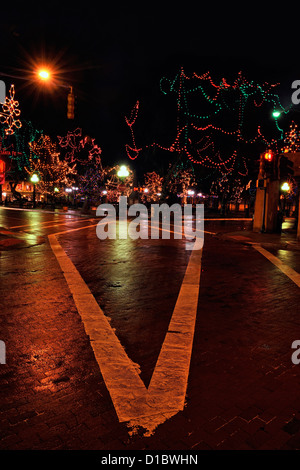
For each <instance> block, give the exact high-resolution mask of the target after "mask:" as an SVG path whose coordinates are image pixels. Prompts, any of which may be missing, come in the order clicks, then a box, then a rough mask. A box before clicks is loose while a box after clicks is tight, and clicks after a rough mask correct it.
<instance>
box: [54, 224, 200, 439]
mask: <svg viewBox="0 0 300 470" xmlns="http://www.w3.org/2000/svg"><path fill="white" fill-rule="evenodd" d="M89 227H91V226H89ZM82 228H83V227H82ZM82 228H81V229H82ZM86 228H88V227H86ZM62 233H63V232H62ZM48 238H49V241H50V245H51V248H52V250H53V252H54V254H55V256H56V258H57V260H58V262H59V264H60V267H61V269H62V271H63V274H64V276H65V278H66V281H67V283H68V286H69V288H70V291H71V293H72V295H73V298H74V301H75V304H76V307H77V309H78V312H79V314H80V315H81V318H82V321H83V324H84V328H85V331H86V333H87V335H88V336H89V337H90V341H91V346H92V348H93V351H94V355H95V358H96V360H97V362H98V365H99V368H100V371H101V374H102V376H103V379H104V381H105V384H106V387H107V389H108V391H109V393H110V396H111V399H112V402H113V404H114V407H115V410H116V413H117V416H118V419H119V421H120V422H127V425H128V427H129V428H131V430H132V432H134V430H135V429H137V428H138V427H142V428H144V429H145V430H146V431H145V434H144V435H145V436H149V435H151V434H152V433H153V431H154V430H155V429H156V427H157V426H158V425H160V424H162V423H163V422H165V421H166V420H167V419H169V418H171V417H172V416H174V415H175V414H177V413H178V412H179V411H181V410H183V408H184V405H185V396H186V390H187V383H188V375H189V367H190V360H191V354H192V345H193V337H194V329H195V322H196V315H197V306H198V294H199V286H200V273H201V257H202V249H197V247H196V246H194V248H196V249H193V250H192V251H191V255H190V259H189V263H188V266H187V269H186V272H185V276H184V279H183V283H182V285H181V288H180V292H179V295H178V299H177V302H176V305H175V308H174V311H173V314H172V318H171V321H170V324H169V328H168V331H167V333H166V336H165V340H164V342H163V345H162V348H161V351H160V354H159V357H158V360H157V363H156V366H155V369H154V372H153V375H152V378H151V382H150V385H149V387H148V389H147V388H146V387H145V385H144V383H143V381H142V380H141V378H140V376H139V373H138V370H137V365H135V364H134V363H133V362H132V361H131V360H130V359H129V357H128V356H127V354H126V352H125V350H124V348H123V346H122V345H121V343H120V341H119V340H118V338H117V336H116V335H115V332H114V330H113V329H112V328H111V326H110V323H109V320H108V319H107V317H106V316H105V315H104V313H103V311H102V310H101V308H100V307H99V305H98V303H97V302H96V300H95V298H94V296H93V295H92V293H91V291H90V290H89V288H88V286H87V285H86V283H85V282H84V280H83V279H82V277H81V276H80V274H79V272H78V271H77V269H76V267H75V266H74V264H73V263H72V261H71V260H70V259H69V258H68V256H67V254H66V253H65V251H64V250H63V248H62V247H61V245H60V244H59V242H58V240H57V238H56V235H49V236H48Z"/></svg>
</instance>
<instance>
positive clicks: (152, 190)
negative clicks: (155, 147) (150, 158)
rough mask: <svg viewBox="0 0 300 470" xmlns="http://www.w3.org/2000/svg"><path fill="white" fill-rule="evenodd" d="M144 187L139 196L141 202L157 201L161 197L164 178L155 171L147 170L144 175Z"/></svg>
mask: <svg viewBox="0 0 300 470" xmlns="http://www.w3.org/2000/svg"><path fill="white" fill-rule="evenodd" d="M144 180H145V187H144V192H143V194H142V196H141V199H142V201H143V202H149V203H150V202H152V203H153V202H157V201H159V200H160V198H161V193H162V188H163V183H164V181H163V180H164V179H163V177H162V176H160V175H159V174H158V173H156V171H152V172H148V173H146V174H145V176H144Z"/></svg>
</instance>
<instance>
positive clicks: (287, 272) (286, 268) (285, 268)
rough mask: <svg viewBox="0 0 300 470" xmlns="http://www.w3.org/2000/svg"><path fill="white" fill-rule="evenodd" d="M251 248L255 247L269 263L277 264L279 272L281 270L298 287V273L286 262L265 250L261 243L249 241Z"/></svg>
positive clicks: (299, 278)
mask: <svg viewBox="0 0 300 470" xmlns="http://www.w3.org/2000/svg"><path fill="white" fill-rule="evenodd" d="M251 245H252V246H253V248H255V249H256V250H257V251H259V253H261V254H262V255H263V256H265V257H266V258H267V259H268V260H269V261H271V263H273V264H274V265H275V266H277V268H278V269H280V271H281V272H283V273H284V274H285V275H286V276H287V277H289V278H290V279H291V280H292V281H293V282H294V283H295V284H296V285H297V286H298V287H300V274H299V273H297V272H296V271H294V269H292V268H290V266H288V265H287V264H285V263H283V262H282V261H281V260H280V259H279V258H277V257H276V256H274V255H273V254H272V253H270V252H269V251H267V250H265V249H264V248H263V247H262V246H261V245H259V244H256V243H251Z"/></svg>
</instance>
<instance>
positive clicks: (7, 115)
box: [0, 85, 22, 135]
mask: <svg viewBox="0 0 300 470" xmlns="http://www.w3.org/2000/svg"><path fill="white" fill-rule="evenodd" d="M18 107H19V102H18V101H16V100H15V86H14V85H11V86H10V90H9V98H8V97H7V96H6V98H5V102H4V103H3V105H2V112H1V113H0V123H1V124H4V125H5V126H7V128H6V129H5V134H6V135H12V134H14V132H15V129H14V128H16V129H20V127H21V126H22V123H21V121H20V119H16V117H17V118H18V117H19V116H20V114H21V110H20V109H18Z"/></svg>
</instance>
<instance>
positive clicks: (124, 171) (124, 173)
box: [117, 165, 129, 178]
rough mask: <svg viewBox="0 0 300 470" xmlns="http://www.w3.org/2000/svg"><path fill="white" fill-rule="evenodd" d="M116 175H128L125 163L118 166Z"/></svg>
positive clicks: (120, 176)
mask: <svg viewBox="0 0 300 470" xmlns="http://www.w3.org/2000/svg"><path fill="white" fill-rule="evenodd" d="M117 175H118V177H119V178H126V177H127V176H129V171H128V169H127V168H126V166H125V165H122V166H120V169H119V171H118V173H117Z"/></svg>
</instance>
